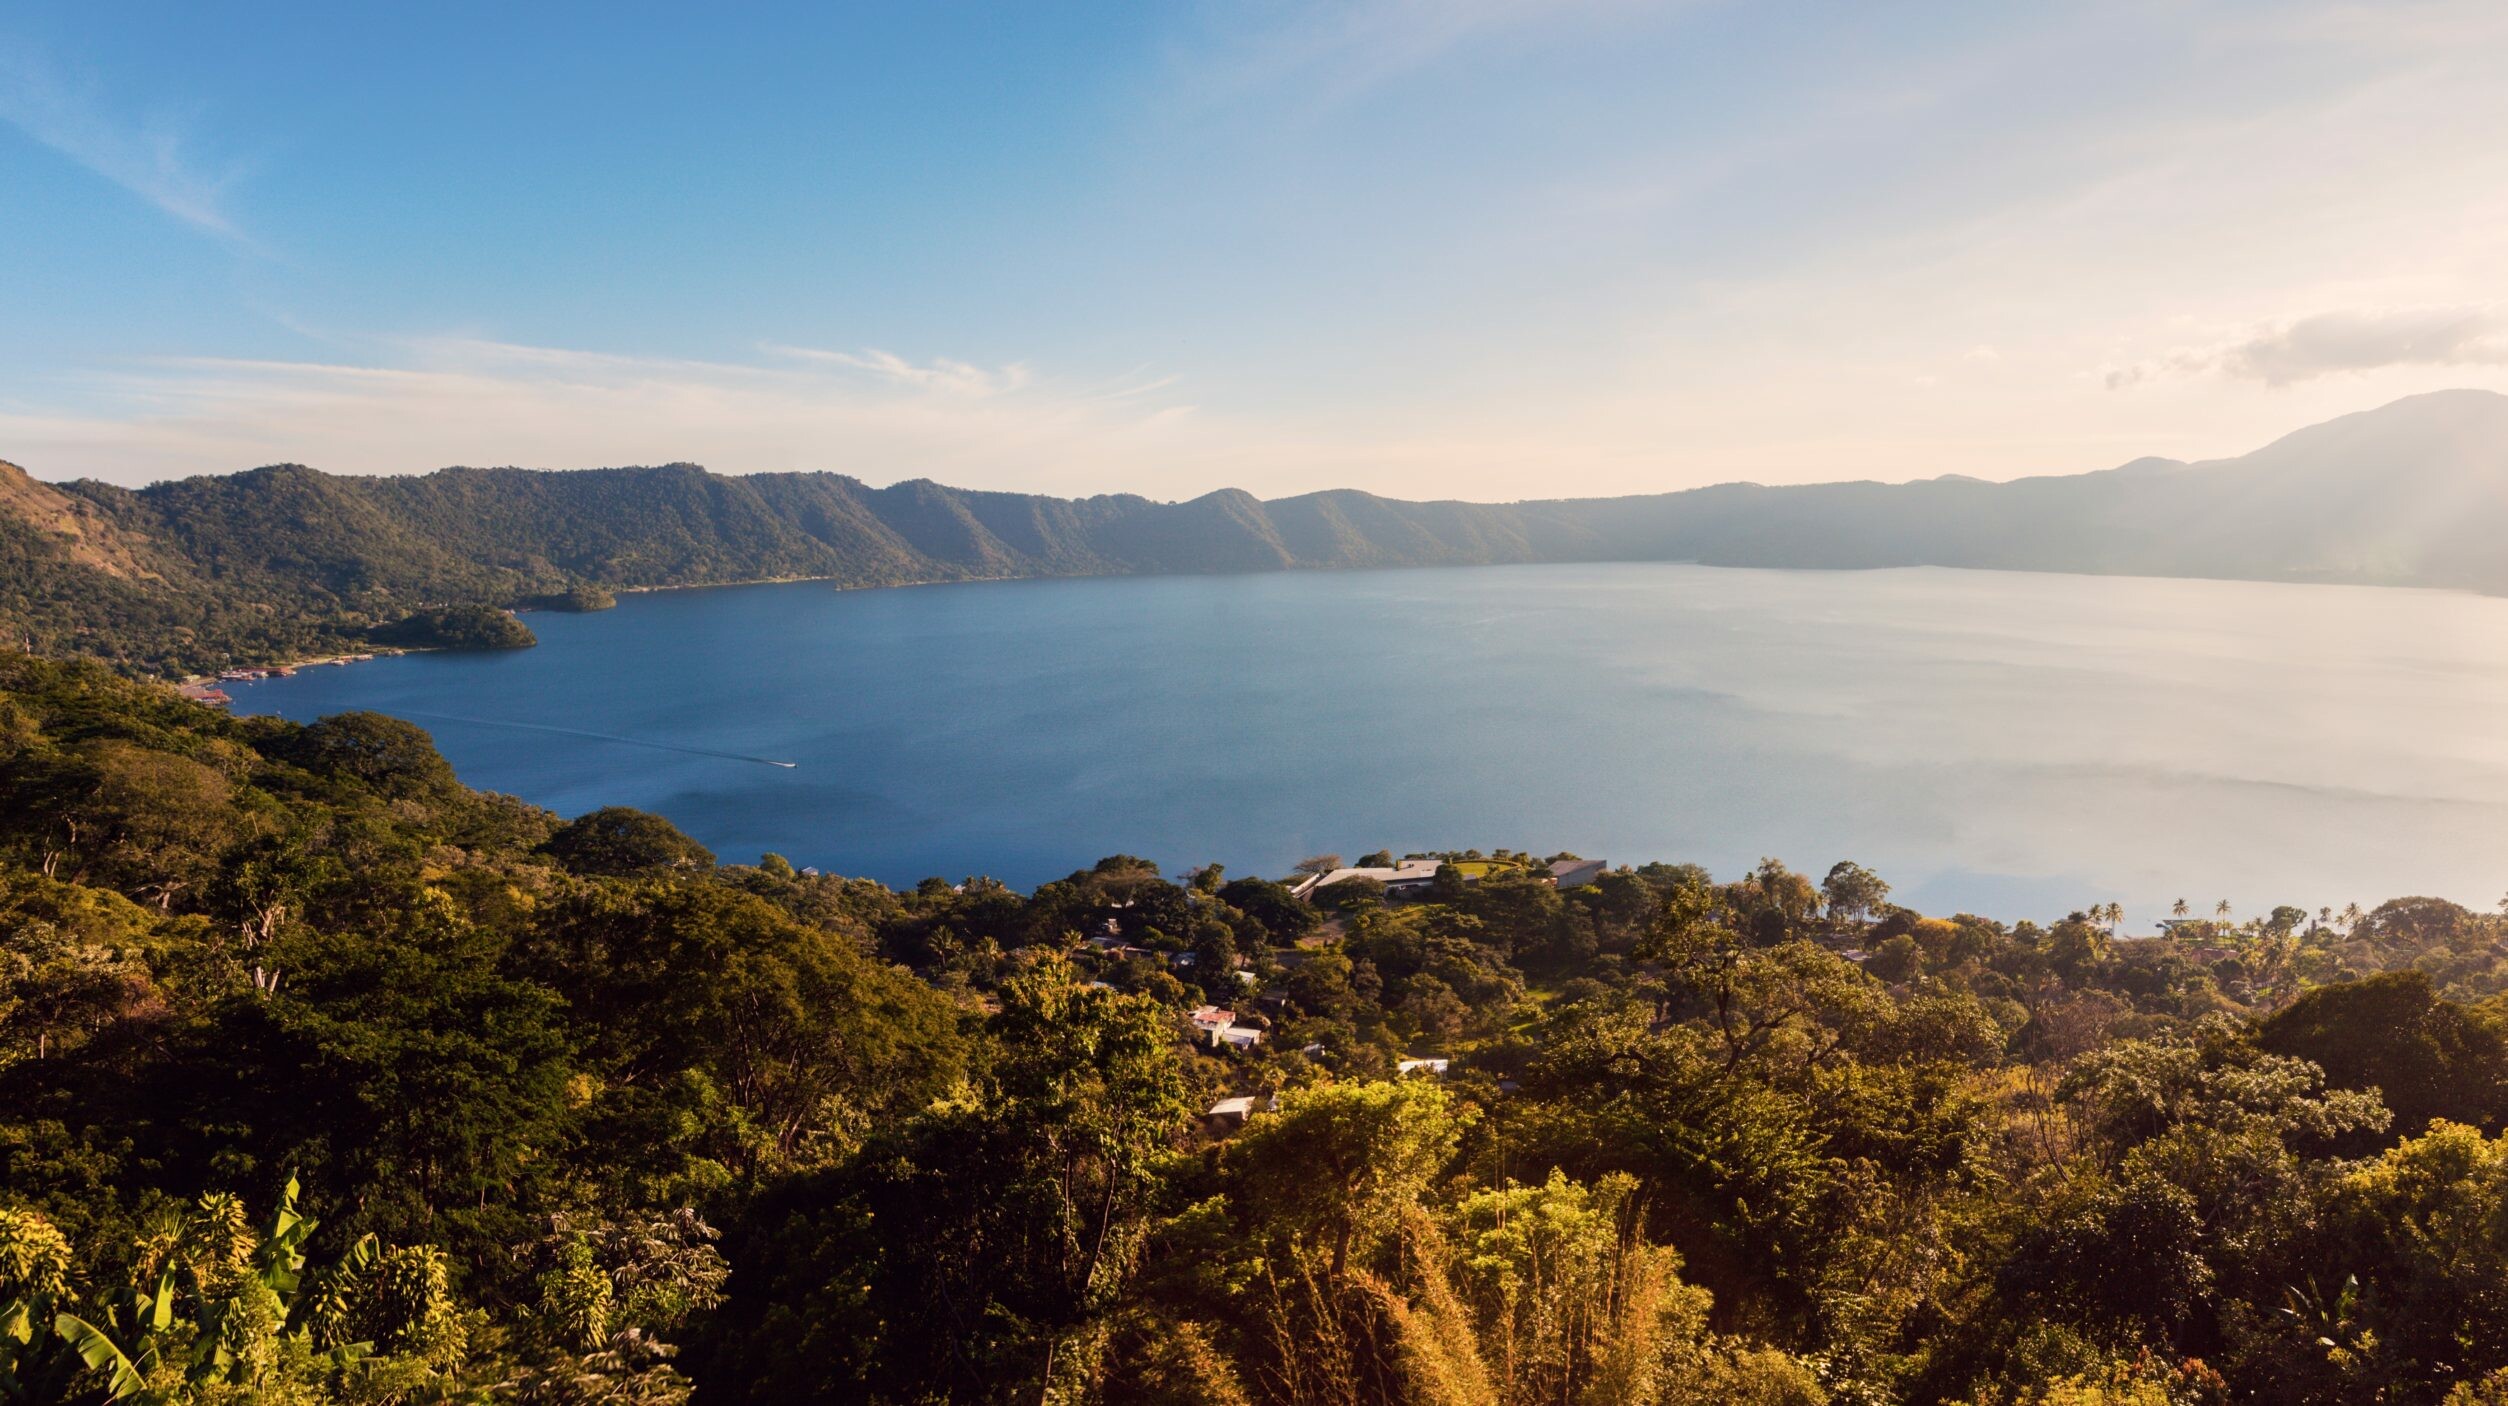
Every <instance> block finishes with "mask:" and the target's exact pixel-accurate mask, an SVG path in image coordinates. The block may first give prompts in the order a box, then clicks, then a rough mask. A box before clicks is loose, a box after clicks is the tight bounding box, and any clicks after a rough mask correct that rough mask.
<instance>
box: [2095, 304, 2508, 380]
mask: <svg viewBox="0 0 2508 1406" xmlns="http://www.w3.org/2000/svg"><path fill="white" fill-rule="evenodd" d="M2397 366H2508V317H2503V316H2502V315H2501V314H2500V312H2499V311H2498V310H2497V309H2495V308H2492V307H2447V308H2402V309H2384V310H2374V311H2360V312H2328V313H2319V314H2317V315H2315V316H2313V317H2303V318H2299V319H2297V320H2295V321H2291V322H2284V323H2279V324H2276V325H2273V326H2268V327H2263V328H2259V329H2255V330H2253V331H2251V332H2248V333H2244V334H2240V335H2237V336H2233V337H2230V338H2227V339H2225V340H2222V341H2220V342H2217V343H2214V344H2211V345H2208V346H2193V347H2180V348H2177V349H2175V350H2173V351H2170V352H2167V353H2165V354H2163V355H2161V356H2158V357H2154V358H2151V359H2148V360H2145V361H2140V362H2136V363H2133V364H2132V365H2128V366H2119V367H2112V368H2110V369H2109V370H2108V372H2107V384H2108V386H2109V388H2110V389H2122V388H2124V387H2126V386H2131V385H2136V384H2139V383H2141V382H2144V381H2148V380H2152V379H2154V378H2156V377H2161V376H2172V375H2178V376H2186V375H2205V374H2219V375H2224V376H2230V377H2236V378H2241V379H2245V380H2253V381H2261V382H2263V383H2264V384H2266V385H2268V386H2276V387H2278V386H2290V385H2296V384H2297V383H2299V382H2301V381H2308V380H2314V379H2315V378H2317V377H2319V376H2328V375H2335V374H2338V373H2343V372H2366V371H2379V370H2384V369H2386V368H2388V367H2397Z"/></svg>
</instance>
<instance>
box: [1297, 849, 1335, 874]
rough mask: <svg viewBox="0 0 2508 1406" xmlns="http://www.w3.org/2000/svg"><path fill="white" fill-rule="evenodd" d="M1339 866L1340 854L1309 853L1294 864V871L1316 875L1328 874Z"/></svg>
mask: <svg viewBox="0 0 2508 1406" xmlns="http://www.w3.org/2000/svg"><path fill="white" fill-rule="evenodd" d="M1340 867H1341V856H1340V855H1337V854H1310V855H1308V856H1307V857H1306V858H1304V859H1301V860H1299V861H1298V862H1297V864H1296V866H1295V868H1296V872H1298V873H1300V874H1317V875H1321V874H1329V873H1331V872H1332V871H1333V870H1335V869H1338V868H1340Z"/></svg>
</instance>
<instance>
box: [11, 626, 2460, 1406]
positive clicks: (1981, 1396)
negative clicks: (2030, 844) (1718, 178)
mask: <svg viewBox="0 0 2508 1406" xmlns="http://www.w3.org/2000/svg"><path fill="white" fill-rule="evenodd" d="M1392 858H1393V856H1390V855H1379V856H1370V857H1368V861H1367V862H1369V863H1375V864H1382V863H1387V862H1390V861H1391V860H1392ZM1442 858H1444V859H1445V860H1446V861H1447V862H1446V863H1445V864H1443V865H1442V866H1441V868H1440V869H1439V871H1438V873H1437V877H1436V879H1435V881H1434V883H1433V884H1432V885H1430V886H1429V887H1428V889H1427V891H1426V892H1425V893H1424V894H1422V895H1420V896H1419V897H1417V898H1415V899H1409V900H1405V901H1400V902H1388V901H1387V900H1386V898H1385V896H1384V895H1383V892H1382V890H1381V887H1380V886H1378V885H1374V884H1371V883H1367V882H1364V881H1358V880H1353V881H1350V882H1348V883H1346V884H1343V885H1336V886H1332V887H1328V888H1325V889H1322V890H1319V891H1318V894H1317V897H1318V899H1319V903H1320V905H1321V906H1310V905H1309V904H1307V903H1305V902H1302V901H1300V900H1298V899H1296V898H1294V897H1292V896H1291V895H1290V893H1289V891H1288V889H1286V888H1285V887H1284V886H1283V885H1282V884H1280V883H1277V882H1273V881H1272V880H1270V879H1267V878H1261V877H1233V878H1232V877H1230V876H1228V875H1225V874H1223V873H1221V872H1219V871H1218V870H1216V869H1208V868H1206V869H1202V870H1198V871H1195V872H1193V873H1192V874H1190V875H1186V876H1179V877H1175V878H1170V877H1169V876H1165V875H1162V874H1161V873H1159V872H1158V870H1157V869H1156V868H1155V867H1153V866H1151V865H1148V864H1146V863H1144V862H1142V861H1140V860H1138V859H1133V858H1128V857H1124V856H1115V857H1111V858H1108V859H1105V860H1103V861H1100V862H1099V863H1097V864H1095V865H1094V866H1092V867H1089V868H1086V869H1082V870H1078V871H1076V872H1074V873H1072V874H1071V875H1070V876H1069V877H1068V878H1066V879H1063V880H1060V881H1057V882H1055V883H1050V884H1047V885H1045V886H1043V887H1041V888H1039V889H1038V890H1036V891H1035V892H1034V893H1032V894H1023V893H1018V892H1014V891H1012V890H1010V889H1008V888H1005V887H1003V886H1001V885H999V884H995V883H991V882H988V881H986V880H983V879H981V878H974V879H969V880H966V881H964V882H961V883H951V882H947V881H943V880H939V879H934V880H931V881H928V882H926V883H924V884H922V885H921V886H919V887H917V888H916V889H914V890H911V891H906V892H898V891H892V890H890V889H887V888H884V887H881V886H880V885H877V884H873V883H868V882H864V881H859V880H848V879H843V878H837V877H827V876H818V875H814V874H809V873H802V872H796V871H795V870H794V869H793V868H792V866H791V865H789V864H787V863H785V862H784V861H783V860H781V859H779V858H777V857H775V856H772V855H767V856H761V857H759V858H758V859H757V861H756V862H755V863H746V864H741V863H722V862H720V861H719V859H718V856H715V855H713V854H710V853H708V852H707V851H706V850H705V849H704V847H703V846H701V845H699V844H698V843H696V842H695V841H694V840H692V839H690V838H689V837H688V836H686V835H684V834H681V833H680V832H678V831H677V830H676V829H674V828H673V827H672V826H671V825H670V824H669V823H668V822H667V821H666V820H663V819H661V818H660V817H656V816H651V815H646V814H641V813H639V812H635V811H629V810H618V809H609V810H599V811H594V812H592V813H591V814H589V815H585V816H582V817H578V818H576V819H574V820H572V821H569V820H565V819H563V818H561V817H558V816H555V815H550V814H548V813H546V812H543V811H540V810H537V809H535V808H533V807H530V806H527V805H524V804H522V803H520V802H518V801H515V800H512V799H510V798H506V797H500V796H494V795H485V794H481V793H478V792H474V791H470V790H467V789H465V788H464V787H462V786H461V785H459V784H458V783H457V782H456V781H455V779H454V777H453V775H452V773H451V771H450V769H449V768H448V767H447V766H446V765H445V763H444V761H443V759H442V758H441V757H440V756H439V755H438V754H437V753H436V751H435V749H434V747H433V746H432V744H431V743H430V742H429V740H428V738H427V737H426V735H425V734H424V733H423V732H421V731H419V730H418V729H417V728H415V727H412V726H410V725H409V724H407V723H402V722H397V721H394V720H392V719H388V718H383V717H379V716H376V715H372V714H350V715H344V716H340V717H335V718H330V719H325V720H323V721H322V722H319V723H316V724H313V725H311V726H297V725H294V724H290V723H286V722H282V721H279V720H276V719H269V718H235V717H230V716H227V715H225V714H223V713H220V712H216V711H214V710H210V709H204V708H200V707H196V706H194V705H191V704H188V703H185V702H183V701H180V700H179V699H177V698H176V697H175V696H174V695H173V694H172V693H171V691H169V690H165V689H162V688H159V687H155V686H149V685H143V684H138V683H134V682H131V681H128V680H125V679H123V678H120V677H119V676H117V675H115V674H113V673H111V672H109V671H108V670H106V669H104V668H102V667H101V666H98V665H95V664H92V663H74V664H57V663H50V662H44V661H38V660H33V659H29V658H25V657H23V656H0V1399H5V1400H7V1401H10V1402H28V1403H55V1402H82V1403H83V1402H98V1401H106V1400H121V1401H146V1402H160V1403H204V1404H205V1403H212V1402H219V1403H227V1402H245V1401H251V1402H298V1403H311V1402H430V1401H448V1402H449V1401H464V1402H487V1401H534V1402H596V1401H597V1402H650V1403H665V1402H675V1401H683V1400H687V1399H690V1398H691V1394H692V1393H693V1399H695V1400H697V1401H699V1402H716V1401H719V1402H728V1403H736V1402H787V1401H792V1402H798V1401H811V1402H865V1403H880V1406H932V1403H984V1404H985V1406H992V1403H1001V1406H1010V1404H1011V1403H1020V1406H1028V1404H1029V1403H1035V1402H1040V1401H1042V1402H1048V1403H1058V1404H1060V1406H1211V1403H1244V1406H1255V1404H1256V1403H1259V1406H1379V1404H1380V1403H1382V1404H1384V1406H1393V1404H1395V1403H1401V1404H1404V1406H1411V1404H1416V1406H1432V1404H1433V1406H1556V1404H1557V1403H1567V1404H1568V1406H1710V1403H1713V1404H1714V1406H1723V1403H1734V1402H1740V1403H1795V1404H1797V1406H1821V1404H1822V1403H1836V1404H1837V1406H1846V1403H1884V1402H1910V1403H1933V1402H1941V1403H1963V1404H1964V1406H2014V1404H2015V1403H2036V1404H2037V1406H2058V1403H2061V1406H2093V1404H2095V1403H2118V1404H2119V1406H2122V1404H2123V1403H2132V1406H2194V1404H2195V1403H2222V1402H2229V1401H2240V1402H2250V1401H2251V1402H2273V1403H2298V1404H2299V1406H2315V1404H2316V1403H2323V1406H2339V1404H2340V1403H2356V1402H2369V1401H2381V1402H2389V1403H2398V1404H2399V1406H2412V1404H2414V1403H2425V1404H2427V1406H2436V1403H2441V1402H2444V1403H2448V1404H2449V1406H2478V1403H2484V1402H2498V1401H2501V1400H2503V1399H2508V1299H2504V1298H2503V1296H2502V1294H2501V1292H2500V1285H2501V1283H2502V1279H2501V1273H2502V1268H2503V1266H2508V1137H2503V1135H2502V1125H2503V1121H2508V1022H2504V1021H2503V1011H2502V999H2501V996H2500V992H2501V991H2502V989H2503V988H2504V987H2508V941H2504V939H2508V924H2503V921H2502V920H2501V919H2499V918H2496V917H2492V916H2489V915H2484V914H2477V913H2471V912H2467V911H2466V910H2464V909H2461V908H2458V907H2456V906H2455V905H2452V904H2448V903H2444V902H2441V901H2438V900H2434V899H2426V898H2404V899H2398V900H2395V901H2393V902H2389V903H2386V904H2382V905H2380V906H2378V907H2377V908H2375V909H2372V910H2370V911H2367V912H2359V911H2352V912H2347V913H2341V914H2336V913H2331V912H2318V913H2315V914H2310V913H2303V912H2301V911H2299V910H2297V909H2292V908H2283V909H2276V910H2274V911H2273V912H2271V913H2268V914H2263V915H2258V916H2254V917H2250V918H2246V919H2244V920H2240V919H2237V918H2236V917H2235V915H2228V914H2220V915H2217V916H2216V918H2215V919H2213V920H2209V921H2190V922H2188V923H2187V924H2185V925H2183V926H2181V927H2180V928H2179V929H2178V931H2177V933H2176V935H2175V936H2173V937H2170V938H2166V939H2149V940H2140V941H2124V940H2119V939H2118V938H2117V937H2116V936H2115V934H2114V933H2113V931H2112V927H2111V923H2112V917H2113V915H2112V913H2110V912H2108V911H2103V910H2102V909H2097V908H2093V909H2089V910H2085V911H2083V912H2077V913H2072V914H2067V915H2064V916H2062V917H2060V918H2056V919H2054V920H2053V921H2051V922H2046V923H2044V924H2041V923H2037V922H2027V921H2023V922H2017V923H2006V922H2000V921H1995V920H1992V919H1988V918H1985V917H1980V916H1975V915H1969V914H1959V915H1952V916H1948V917H1943V916H1928V915H1924V914H1920V913H1917V912H1914V911H1912V910H1909V909H1907V908H1904V907H1901V906H1898V905H1895V904H1893V903H1892V902H1891V901H1890V895H1889V888H1888V885H1887V884H1886V883H1885V882H1884V881H1883V880H1882V878H1881V877H1880V876H1878V875H1874V874H1871V873H1868V872H1866V871H1864V870H1862V869H1860V868H1858V867H1857V866H1855V865H1852V864H1844V863H1841V864H1838V865H1836V866H1834V867H1832V868H1830V869H1828V870H1827V871H1825V874H1824V877H1823V878H1821V879H1820V880H1818V881H1814V880H1813V879H1811V878H1809V877H1807V876H1806V875H1804V874H1800V873H1796V872H1794V871H1792V870H1790V869H1788V868H1787V867H1786V866H1785V865H1783V864H1780V863H1777V862H1775V861H1767V862H1764V863H1762V864H1761V865H1760V866H1758V867H1757V868H1756V869H1754V870H1752V871H1751V872H1749V873H1747V874H1743V875H1739V876H1731V877H1727V878H1724V879H1718V878H1716V877H1713V876H1710V875H1709V874H1707V873H1705V872H1704V871H1702V870H1700V869H1697V868H1695V867H1693V866H1688V865H1680V864H1649V865H1645V866H1642V867H1638V868H1620V869H1614V870H1608V871H1606V872H1603V873H1602V874H1601V875H1600V877H1598V878H1597V879H1595V880H1594V881H1593V882H1591V883H1586V884H1583V885H1580V886H1578V887H1575V888H1572V889H1567V890H1561V889H1557V888H1554V887H1551V886H1549V885H1548V884H1547V883H1545V882H1543V881H1542V878H1541V877H1540V876H1541V874H1542V873H1543V872H1544V868H1543V866H1542V865H1541V864H1540V863H1539V862H1538V861H1536V860H1534V859H1533V858H1532V857H1531V856H1528V855H1522V854H1513V853H1506V852H1499V853H1496V854H1493V855H1489V856H1482V855H1477V854H1470V853H1466V854H1458V855H1450V856H1443V857H1442ZM1338 864H1339V861H1338V860H1337V859H1336V858H1334V857H1330V856H1317V857H1316V859H1314V860H1312V861H1309V862H1308V864H1307V865H1306V866H1303V867H1306V868H1310V869H1314V870H1329V869H1332V868H1335V867H1337V866H1338ZM1470 875H1480V876H1481V877H1480V878H1478V879H1477V880H1476V881H1470V880H1469V879H1468V876H1470ZM1220 1006H1224V1007H1226V1008H1227V1010H1226V1012H1225V1018H1226V1020H1228V1021H1229V1022H1231V1023H1232V1024H1231V1025H1230V1027H1229V1028H1232V1029H1239V1030H1249V1029H1250V1030H1253V1031H1256V1032H1259V1033H1260V1037H1261V1038H1260V1040H1259V1042H1258V1043H1255V1044H1253V1045H1252V1047H1251V1048H1249V1049H1244V1050H1233V1049H1222V1048H1215V1047H1214V1046H1213V1044H1212V1043H1211V1042H1210V1041H1209V1040H1208V1039H1207V1038H1206V1037H1205V1036H1204V1035H1203V1034H1202V1033H1201V1031H1202V1028H1203V1027H1202V1026H1200V1025H1197V1024H1195V1023H1194V1021H1193V1019H1192V1016H1193V1015H1194V1014H1196V1013H1197V1008H1202V1007H1220ZM1198 1013H1199V1014H1201V1015H1203V1016H1204V1017H1205V1018H1206V1021H1207V1020H1212V1019H1217V1017H1216V1016H1214V1015H1213V1013H1212V1012H1210V1011H1207V1010H1202V1011H1199V1012H1198ZM1405 1058H1412V1059H1429V1058H1439V1059H1446V1060H1449V1061H1451V1063H1450V1064H1449V1065H1447V1066H1446V1067H1445V1068H1444V1069H1443V1070H1442V1071H1441V1072H1417V1073H1412V1074H1410V1075H1408V1076H1407V1077H1405V1076H1403V1075H1401V1074H1400V1073H1399V1071H1400V1069H1401V1067H1402V1066H1401V1063H1400V1061H1402V1060H1404V1059H1405ZM1224 1096H1239V1097H1241V1098H1243V1099H1245V1100H1246V1101H1245V1102H1242V1103H1239V1104H1235V1105H1223V1104H1220V1103H1219V1100H1220V1099H1222V1098H1223V1097H1224ZM1275 1096H1276V1100H1277V1101H1276V1103H1275V1102H1274V1099H1275ZM1231 1108H1233V1109H1234V1110H1235V1111H1234V1112H1230V1111H1229V1110H1230V1109H1231ZM1214 1109H1216V1110H1217V1111H1216V1112H1215V1113H1214V1112H1213V1110H1214Z"/></svg>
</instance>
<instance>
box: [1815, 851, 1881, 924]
mask: <svg viewBox="0 0 2508 1406" xmlns="http://www.w3.org/2000/svg"><path fill="white" fill-rule="evenodd" d="M1820 895H1821V897H1822V899H1823V900H1824V901H1826V902H1827V904H1828V906H1829V916H1830V917H1831V918H1842V919H1845V920H1846V921H1848V922H1861V921H1863V920H1864V919H1866V918H1868V917H1870V916H1872V915H1873V914H1874V913H1876V912H1878V911H1879V910H1880V908H1881V905H1882V904H1883V903H1884V902H1887V901H1888V899H1889V896H1890V886H1889V885H1888V884H1886V883H1883V882H1882V881H1881V876H1880V875H1878V874H1875V873H1873V872H1872V871H1871V870H1869V869H1866V868H1865V867H1863V866H1862V865H1860V864H1857V863H1855V862H1854V861H1852V860H1847V859H1841V860H1839V861H1838V862H1837V863H1836V864H1835V865H1834V866H1832V867H1831V868H1830V870H1829V875H1828V877H1827V878H1825V879H1822V880H1821V881H1820Z"/></svg>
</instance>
